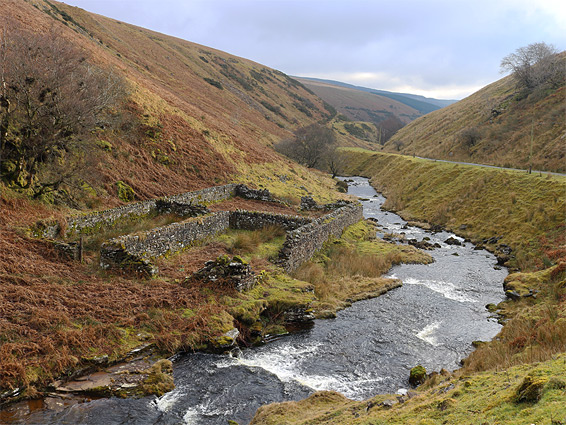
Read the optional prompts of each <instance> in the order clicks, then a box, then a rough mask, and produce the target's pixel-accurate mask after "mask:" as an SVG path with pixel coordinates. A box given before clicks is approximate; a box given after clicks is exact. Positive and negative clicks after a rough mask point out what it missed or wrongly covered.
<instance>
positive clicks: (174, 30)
mask: <svg viewBox="0 0 566 425" xmlns="http://www.w3.org/2000/svg"><path fill="white" fill-rule="evenodd" d="M64 2H65V3H67V4H70V5H73V6H79V7H81V8H83V9H86V10H88V11H90V12H95V13H98V14H101V15H104V16H108V17H111V18H114V19H117V20H120V21H123V22H127V23H131V24H135V25H138V26H141V27H145V28H149V29H152V30H154V31H158V32H161V33H165V34H169V35H173V36H176V37H179V38H182V39H185V40H188V41H192V42H195V43H199V44H202V45H205V46H208V47H213V48H216V49H219V50H223V51H225V52H227V53H230V54H233V55H236V56H240V57H244V58H246V59H251V60H253V61H255V62H259V63H261V64H263V65H266V66H268V67H271V68H275V69H278V70H280V71H282V72H284V73H286V74H288V75H293V76H301V77H315V78H323V79H330V80H337V81H342V82H345V83H350V84H354V85H359V86H363V87H370V88H375V89H381V90H389V91H395V92H403V93H412V94H419V95H423V96H427V97H434V98H438V99H462V98H464V97H466V96H468V95H470V94H472V93H474V92H475V91H477V90H479V89H480V88H482V87H484V86H486V85H487V84H489V83H492V82H494V81H496V80H498V79H500V78H502V76H503V75H504V74H501V73H500V66H499V65H500V63H501V59H502V58H503V57H505V56H506V55H508V54H510V53H513V52H514V51H515V50H516V49H518V48H520V47H524V46H527V45H529V44H531V43H537V42H545V43H548V44H552V45H554V47H556V48H557V49H558V50H559V51H563V50H566V1H564V0H474V1H468V0H65V1H64Z"/></svg>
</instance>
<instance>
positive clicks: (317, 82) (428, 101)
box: [294, 77, 457, 115]
mask: <svg viewBox="0 0 566 425" xmlns="http://www.w3.org/2000/svg"><path fill="white" fill-rule="evenodd" d="M294 78H296V79H297V80H299V81H301V82H302V83H303V84H304V85H305V86H307V87H309V88H311V89H312V90H313V91H314V90H315V89H313V88H312V86H315V87H316V86H336V87H345V88H349V89H353V90H358V91H362V92H366V93H372V94H375V95H378V96H383V97H386V98H389V99H392V100H395V101H397V102H399V103H402V104H404V105H407V106H409V107H410V108H413V109H415V110H417V111H418V112H419V113H420V114H421V115H424V114H428V113H429V112H432V111H436V110H437V109H440V108H444V107H445V106H448V105H451V104H452V103H455V102H457V100H442V99H433V98H428V97H424V96H420V95H416V94H408V93H395V92H390V91H386V90H377V89H371V88H368V87H361V86H355V85H352V84H348V83H342V82H340V81H333V80H323V79H319V78H309V77H294ZM315 92H316V91H315Z"/></svg>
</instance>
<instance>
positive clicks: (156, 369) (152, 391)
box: [140, 359, 175, 397]
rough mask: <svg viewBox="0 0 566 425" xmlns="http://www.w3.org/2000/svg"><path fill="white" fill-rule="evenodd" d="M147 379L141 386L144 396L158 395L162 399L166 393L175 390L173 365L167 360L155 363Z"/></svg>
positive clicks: (148, 371)
mask: <svg viewBox="0 0 566 425" xmlns="http://www.w3.org/2000/svg"><path fill="white" fill-rule="evenodd" d="M146 372H147V373H148V376H147V378H145V379H144V381H143V382H142V384H141V385H140V389H141V390H142V392H143V394H144V395H156V396H158V397H161V396H162V395H163V394H165V393H166V392H169V391H172V390H173V389H174V388H175V383H174V381H173V363H171V361H170V360H167V359H161V360H159V361H157V362H155V363H154V364H153V365H152V366H151V368H150V369H149V370H147V371H146Z"/></svg>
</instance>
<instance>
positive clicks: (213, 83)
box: [204, 77, 224, 90]
mask: <svg viewBox="0 0 566 425" xmlns="http://www.w3.org/2000/svg"><path fill="white" fill-rule="evenodd" d="M204 81H206V82H207V83H208V84H210V85H211V86H214V87H216V88H218V89H220V90H224V87H222V84H221V83H220V81H216V80H213V79H212V78H206V77H205V78H204Z"/></svg>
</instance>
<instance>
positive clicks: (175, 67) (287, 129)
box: [1, 0, 331, 205]
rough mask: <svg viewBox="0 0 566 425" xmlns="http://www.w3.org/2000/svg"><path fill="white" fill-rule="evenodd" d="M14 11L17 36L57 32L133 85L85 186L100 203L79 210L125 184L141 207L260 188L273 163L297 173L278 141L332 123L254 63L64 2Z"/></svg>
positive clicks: (318, 104) (105, 132)
mask: <svg viewBox="0 0 566 425" xmlns="http://www.w3.org/2000/svg"><path fill="white" fill-rule="evenodd" d="M5 3H6V4H4V5H3V14H2V17H1V24H2V25H3V26H5V27H6V28H7V37H8V38H9V37H10V31H13V32H14V31H16V32H17V31H24V32H25V31H27V30H28V29H29V28H34V29H36V31H39V32H40V33H43V34H50V33H56V34H57V37H61V39H64V40H66V41H68V42H69V43H71V44H72V45H73V46H74V47H75V48H77V49H79V50H80V51H82V52H84V54H85V55H86V57H87V58H88V60H89V61H91V62H93V63H95V64H96V65H98V66H100V67H101V68H103V69H111V70H112V72H114V73H117V74H118V75H119V77H120V78H123V79H124V80H125V85H126V87H127V92H128V95H127V98H126V99H125V101H124V104H123V106H122V107H121V108H120V109H119V110H118V111H116V112H117V115H118V118H119V119H121V120H122V124H121V125H120V126H118V127H117V128H112V129H101V128H99V129H98V130H97V134H96V137H97V138H98V139H99V146H100V147H99V149H98V151H96V152H95V154H96V157H97V158H98V163H97V164H95V166H94V168H95V172H94V175H93V176H91V178H88V179H87V177H85V178H84V179H85V181H86V183H87V184H88V185H89V186H92V188H93V189H94V191H95V192H96V196H95V197H94V198H95V199H91V198H92V196H91V194H90V193H87V192H84V193H78V194H75V197H74V201H76V202H79V201H82V202H83V204H84V203H85V202H86V203H90V204H93V202H94V203H97V204H100V203H102V204H103V205H112V204H116V203H117V202H119V201H118V199H117V195H118V193H117V187H116V182H119V181H121V182H124V183H125V184H127V185H129V186H130V187H131V188H133V190H134V192H135V197H136V199H146V198H148V197H152V196H160V195H165V194H171V193H177V192H182V191H185V190H188V189H195V188H200V187H205V186H209V185H211V184H218V183H222V182H227V181H233V180H238V179H243V180H245V179H248V181H254V184H257V183H258V181H259V180H261V177H265V176H267V175H270V174H272V172H271V171H270V170H271V165H270V164H278V165H277V167H275V168H277V169H278V170H280V171H281V173H282V174H285V172H288V171H290V170H291V169H293V168H294V167H295V166H294V165H291V164H290V163H289V162H288V161H287V160H284V159H282V158H281V157H280V156H279V155H278V154H276V153H275V152H274V151H273V150H272V149H271V147H270V146H271V144H272V143H273V142H275V141H278V140H280V139H281V138H284V137H288V136H289V135H290V134H291V132H292V131H293V130H294V129H296V128H297V127H299V126H301V125H308V124H310V123H312V122H316V121H319V120H325V119H328V118H329V117H330V116H331V114H330V112H329V111H327V110H326V109H325V107H324V105H323V102H322V101H321V100H320V99H319V98H318V97H316V96H315V95H313V94H312V93H311V92H309V91H308V90H307V89H305V88H304V87H303V86H302V85H301V84H300V83H298V82H297V81H295V80H293V79H292V78H290V77H288V76H286V75H285V74H283V73H281V72H279V71H276V70H273V69H269V68H266V67H264V66H262V65H259V64H257V63H254V62H251V61H249V60H245V59H242V58H238V57H234V56H231V55H229V54H226V53H223V52H220V51H217V50H214V49H209V48H207V47H204V46H200V45H197V44H194V43H190V42H187V41H184V40H180V39H177V38H174V37H170V36H166V35H162V34H158V33H155V32H152V31H149V30H145V29H142V28H138V27H135V26H133V25H128V24H126V23H123V22H119V21H115V20H113V19H110V18H105V17H103V16H99V15H95V14H91V13H88V12H86V11H84V10H81V9H79V8H76V7H70V6H67V5H65V4H62V3H57V2H47V1H42V0H29V1H24V0H10V1H8V2H5ZM36 34H38V33H36ZM268 169H269V170H268ZM293 175H294V174H293ZM305 175H306V174H305ZM260 176H261V177H260ZM17 180H18V176H16V177H14V178H13V181H14V182H15V181H17ZM294 183H297V184H296V186H305V184H304V182H302V179H301V181H297V182H293V184H294ZM299 183H300V184H299ZM293 184H291V183H289V185H288V186H289V187H290V188H294V187H295V186H294V185H293ZM307 186H308V185H307ZM297 195H299V192H296V196H297ZM83 198H86V199H83ZM87 201H88V202H87ZM76 202H75V203H76ZM79 204H80V202H79Z"/></svg>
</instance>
